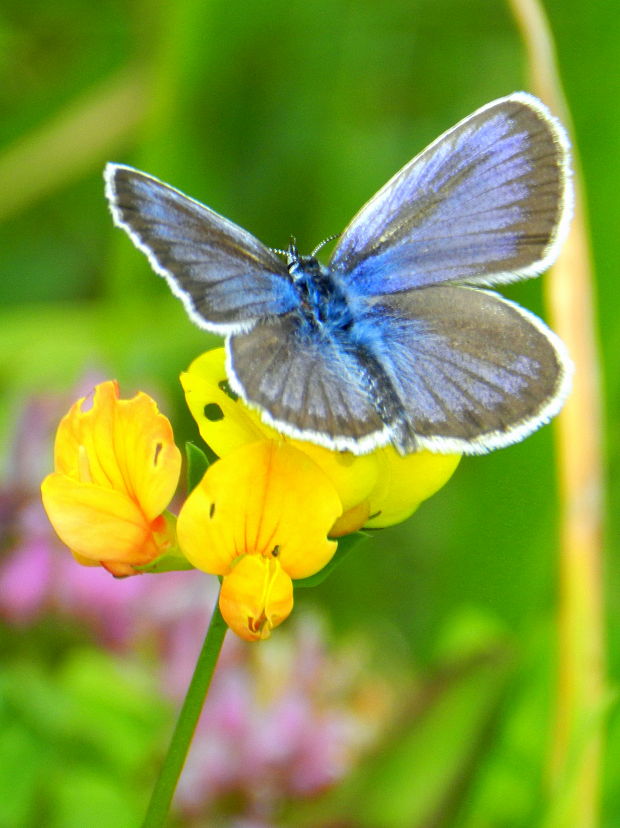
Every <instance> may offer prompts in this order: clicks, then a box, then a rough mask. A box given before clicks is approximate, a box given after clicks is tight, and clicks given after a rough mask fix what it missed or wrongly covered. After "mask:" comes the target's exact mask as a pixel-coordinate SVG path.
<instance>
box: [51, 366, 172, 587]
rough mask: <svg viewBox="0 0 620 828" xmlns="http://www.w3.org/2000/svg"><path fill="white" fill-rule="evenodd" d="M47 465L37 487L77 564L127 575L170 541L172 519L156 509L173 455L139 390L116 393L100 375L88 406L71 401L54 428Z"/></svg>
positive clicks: (162, 501) (166, 432)
mask: <svg viewBox="0 0 620 828" xmlns="http://www.w3.org/2000/svg"><path fill="white" fill-rule="evenodd" d="M54 465H55V471H54V472H53V473H52V474H50V475H48V476H47V477H46V478H45V480H44V481H43V484H42V486H41V492H42V496H43V505H44V507H45V510H46V512H47V515H48V517H49V519H50V522H51V523H52V526H53V527H54V529H55V530H56V533H57V534H58V536H59V537H60V539H61V540H62V541H63V543H65V544H66V545H67V546H68V547H69V549H71V551H72V552H73V555H74V556H75V558H76V559H77V560H78V561H79V562H80V563H82V564H87V565H97V564H100V565H101V566H103V567H105V568H106V569H108V570H109V571H110V572H111V573H112V574H114V575H132V574H135V573H136V572H137V571H138V570H137V567H139V566H142V565H144V564H147V563H149V562H150V561H152V560H154V559H155V558H157V557H159V556H160V555H162V554H163V553H164V552H166V551H168V550H169V549H171V548H172V547H173V546H174V544H175V533H174V519H173V518H172V516H171V515H166V514H165V512H164V510H165V509H166V507H167V506H168V504H169V503H170V500H171V499H172V496H173V495H174V492H175V490H176V487H177V483H178V480H179V474H180V469H181V455H180V452H179V450H178V448H177V447H176V445H175V444H174V439H173V434H172V428H171V426H170V423H169V421H168V420H167V419H166V417H164V415H163V414H160V413H159V411H158V410H157V406H156V404H155V402H154V401H153V400H152V399H151V398H150V397H148V396H147V395H146V394H143V393H139V394H137V395H136V396H135V397H133V399H130V400H121V399H120V397H119V390H118V385H117V384H116V383H115V382H104V383H101V384H100V385H98V386H97V387H96V389H95V392H94V395H93V400H92V405H91V407H90V408H88V407H87V403H86V400H85V398H82V399H80V400H78V401H77V402H76V403H75V404H74V405H73V407H72V408H71V410H70V411H69V413H68V414H67V415H66V416H65V417H64V418H63V420H62V421H61V423H60V426H59V428H58V432H57V434H56V443H55V449H54Z"/></svg>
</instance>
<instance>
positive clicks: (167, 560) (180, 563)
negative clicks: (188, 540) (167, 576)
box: [134, 548, 196, 574]
mask: <svg viewBox="0 0 620 828" xmlns="http://www.w3.org/2000/svg"><path fill="white" fill-rule="evenodd" d="M195 568H196V567H194V566H193V565H192V564H191V563H190V562H189V561H188V560H187V558H186V557H185V555H182V554H181V553H180V552H179V550H178V548H175V549H174V550H172V551H171V552H166V553H165V554H164V555H160V556H159V558H155V560H154V561H150V562H149V563H147V564H144V566H134V569H137V570H138V571H139V572H148V573H151V574H154V573H158V572H179V571H181V570H184V569H195Z"/></svg>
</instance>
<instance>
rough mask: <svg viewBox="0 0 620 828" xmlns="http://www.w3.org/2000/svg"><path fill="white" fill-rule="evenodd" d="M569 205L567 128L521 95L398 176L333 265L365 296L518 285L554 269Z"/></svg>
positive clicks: (490, 107) (459, 129)
mask: <svg viewBox="0 0 620 828" xmlns="http://www.w3.org/2000/svg"><path fill="white" fill-rule="evenodd" d="M571 204H572V195H571V182H570V175H569V166H568V139H567V137H566V134H565V132H564V129H563V127H562V126H561V125H560V124H559V122H558V121H557V120H556V119H555V118H553V116H552V115H551V114H550V113H549V112H548V110H547V109H546V107H544V105H543V104H541V103H540V101H538V100H537V99H536V98H533V97H532V96H530V95H527V94H525V93H515V94H513V95H510V96H509V97H507V98H501V99H499V100H497V101H494V102H492V103H490V104H487V106H484V107H482V108H481V109H479V110H478V111H477V112H475V113H473V114H472V115H470V116H469V117H468V118H465V119H464V120H463V121H461V122H460V123H459V124H457V125H456V126H455V127H453V128H452V129H450V130H449V131H448V132H446V133H444V134H443V135H442V136H440V137H439V138H438V139H437V140H436V141H434V142H433V143H432V144H431V145H430V146H429V147H428V148H427V149H425V150H424V151H423V152H422V153H420V154H419V155H418V156H416V157H415V158H414V159H413V160H412V161H410V162H409V163H408V164H407V165H406V166H405V167H403V169H402V170H400V172H398V173H396V175H395V176H394V177H393V178H392V179H390V181H388V182H387V184H386V185H385V186H384V187H383V188H382V189H381V190H379V192H378V193H377V194H376V195H375V196H374V197H373V198H372V199H371V200H370V201H369V202H368V203H367V204H366V205H365V206H364V207H362V209H361V210H360V211H359V213H358V214H357V215H356V216H355V218H354V219H353V220H352V222H351V223H350V224H349V226H348V227H347V228H346V229H345V231H344V232H343V234H342V236H341V238H340V240H339V242H338V244H337V246H336V248H335V250H334V253H333V255H332V259H331V263H330V264H331V267H332V268H333V269H334V270H335V271H336V272H337V273H340V274H342V278H343V279H345V280H346V282H347V283H348V284H349V285H350V286H351V289H352V290H354V291H355V292H358V293H360V294H362V295H365V296H372V295H375V294H380V293H382V294H383V293H394V292H398V291H401V290H409V289H411V288H416V287H422V286H426V285H431V284H439V283H445V282H466V283H469V284H497V283H500V282H510V281H514V280H516V279H518V278H521V277H525V276H532V275H535V274H537V273H540V272H541V271H542V270H544V269H545V268H546V267H548V266H549V264H550V263H551V262H552V260H553V259H554V258H555V255H556V253H557V250H558V248H559V245H560V244H561V242H562V240H563V238H564V235H565V232H566V229H567V225H568V221H569V219H570V212H571Z"/></svg>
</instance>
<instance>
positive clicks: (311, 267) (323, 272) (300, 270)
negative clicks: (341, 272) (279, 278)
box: [287, 245, 353, 335]
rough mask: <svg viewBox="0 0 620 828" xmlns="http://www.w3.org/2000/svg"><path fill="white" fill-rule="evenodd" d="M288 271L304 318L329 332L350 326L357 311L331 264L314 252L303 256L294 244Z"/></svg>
mask: <svg viewBox="0 0 620 828" xmlns="http://www.w3.org/2000/svg"><path fill="white" fill-rule="evenodd" d="M287 265H288V272H289V274H290V276H291V279H292V280H293V285H294V286H295V289H296V291H297V294H298V296H299V309H300V312H301V314H302V317H303V319H304V322H306V324H308V325H309V326H310V327H311V328H317V327H318V328H320V329H323V330H324V331H325V333H327V334H328V335H329V334H337V333H338V332H341V331H346V330H348V329H349V327H350V326H351V324H352V322H353V314H352V313H351V308H350V306H349V302H348V300H347V296H346V293H345V291H344V289H343V288H342V286H341V285H340V283H339V281H338V280H337V279H336V278H335V277H334V274H333V273H332V271H330V269H329V268H328V267H325V265H322V264H321V263H320V262H319V261H318V259H315V257H314V256H300V255H299V254H298V253H297V249H296V248H295V247H294V245H291V246H290V247H289V251H288V262H287Z"/></svg>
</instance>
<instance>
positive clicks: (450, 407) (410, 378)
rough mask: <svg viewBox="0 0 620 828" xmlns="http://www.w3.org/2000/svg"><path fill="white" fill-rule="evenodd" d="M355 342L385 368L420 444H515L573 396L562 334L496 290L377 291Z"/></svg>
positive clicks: (471, 448)
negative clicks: (569, 389)
mask: <svg viewBox="0 0 620 828" xmlns="http://www.w3.org/2000/svg"><path fill="white" fill-rule="evenodd" d="M377 331H380V334H377ZM371 332H372V333H371ZM357 339H358V341H360V342H366V343H367V347H368V348H369V350H370V351H371V353H372V354H373V355H374V357H375V358H376V359H377V360H378V361H379V362H380V364H381V365H382V367H383V369H384V370H385V371H386V374H387V375H388V377H389V381H390V383H391V384H392V386H393V388H394V390H395V392H396V394H397V395H398V397H399V399H400V400H401V403H402V406H403V411H404V415H405V418H406V421H407V422H408V424H409V426H410V427H411V429H412V431H413V432H414V433H415V435H416V438H417V442H418V445H419V446H423V447H426V448H430V449H434V450H436V451H444V452H446V451H447V452H450V451H461V452H465V453H473V454H476V453H481V452H485V451H488V450H490V449H494V448H499V447H501V446H505V445H508V444H510V443H514V442H516V441H517V440H519V439H522V438H523V437H525V436H526V435H527V434H529V433H531V432H532V431H534V430H535V429H536V428H538V427H539V426H540V425H541V424H542V423H544V422H547V421H548V420H549V419H550V418H551V417H552V416H554V415H555V414H556V413H557V412H558V411H559V409H560V408H561V406H562V403H563V401H564V399H565V397H566V394H567V393H568V387H569V384H570V374H571V363H570V360H569V359H568V357H567V355H566V352H565V348H564V346H563V344H562V343H561V341H560V340H559V339H558V338H557V337H556V336H555V334H553V332H552V331H550V330H549V329H548V328H547V326H546V325H545V324H544V323H543V322H542V321H541V320H540V319H538V318H537V317H536V316H534V315H533V314H531V313H529V312H528V311H525V310H524V309H523V308H520V307H519V306H518V305H515V304H514V303H512V302H508V301H507V300H505V299H503V298H502V297H500V296H498V295H497V294H495V293H492V292H490V291H486V290H479V289H476V288H467V287H456V286H452V285H445V286H444V285H441V286H433V287H430V288H425V289H422V290H415V291H409V292H407V293H399V294H392V295H385V296H381V297H377V298H376V299H375V302H374V305H373V307H372V308H371V309H370V310H369V313H368V316H367V317H366V318H365V319H364V320H363V321H362V322H361V323H360V331H359V333H358V334H357Z"/></svg>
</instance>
